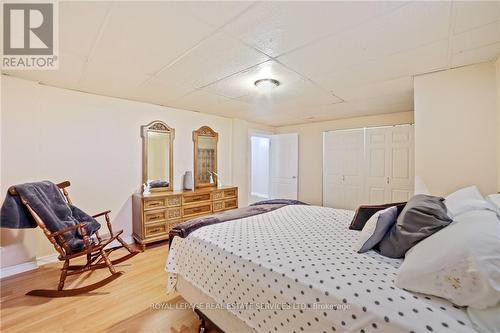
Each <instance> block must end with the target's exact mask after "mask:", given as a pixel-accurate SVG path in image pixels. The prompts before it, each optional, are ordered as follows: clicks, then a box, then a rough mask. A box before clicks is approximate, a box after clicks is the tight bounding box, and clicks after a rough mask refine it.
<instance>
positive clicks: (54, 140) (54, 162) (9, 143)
mask: <svg viewBox="0 0 500 333" xmlns="http://www.w3.org/2000/svg"><path fill="white" fill-rule="evenodd" d="M1 81H2V101H1V107H2V112H1V177H0V178H1V184H0V187H1V191H2V193H5V192H6V190H7V188H8V186H10V185H12V184H18V183H22V182H29V181H36V180H41V179H48V180H52V181H54V182H59V181H63V180H66V179H67V180H70V181H71V182H72V186H71V188H70V194H71V195H72V198H73V199H74V202H75V203H76V204H77V205H78V206H79V207H80V208H82V209H83V210H85V211H87V212H89V213H94V212H100V211H103V210H106V209H111V210H112V214H111V215H112V217H113V220H114V221H113V225H114V226H115V228H116V229H124V235H126V236H129V235H130V234H131V232H132V214H131V199H130V198H131V195H132V193H134V192H135V191H137V190H139V188H140V185H141V180H142V179H141V178H142V176H141V175H142V171H141V168H142V141H141V136H140V126H141V125H144V124H147V123H149V122H151V121H152V120H156V119H159V120H163V121H164V122H166V123H167V124H168V125H169V126H171V127H173V128H174V129H175V140H174V188H175V189H179V188H180V187H181V176H182V175H183V174H184V172H185V171H186V170H192V168H193V144H192V131H193V130H195V129H197V128H199V127H200V126H202V125H208V126H210V127H212V128H213V129H214V130H215V131H217V132H218V133H219V145H218V152H219V154H218V159H219V161H218V162H219V165H218V171H219V175H220V181H221V183H222V184H234V185H238V186H240V184H239V183H238V182H239V181H240V180H241V177H235V178H234V179H233V174H232V169H233V167H232V162H233V152H234V151H236V152H244V153H245V154H246V152H247V142H246V141H245V142H244V143H243V145H242V146H241V147H239V146H238V141H235V142H233V140H232V139H233V120H232V119H229V118H224V117H218V116H212V115H207V114H202V113H196V112H190V111H184V110H177V109H172V108H167V107H161V106H157V105H152V104H146V103H139V102H133V101H128V100H123V99H117V98H110V97H104V96H97V95H92V94H86V93H80V92H76V91H71V90H65V89H59V88H53V87H48V86H43V85H39V84H37V83H35V82H31V81H25V80H21V79H17V78H12V77H8V76H2V79H1ZM240 123H241V124H242V126H245V127H248V124H247V123H246V122H243V121H241V122H240ZM246 133H247V131H245V138H247V137H246V135H247V134H246ZM238 168H239V170H238V172H239V173H245V174H246V173H247V165H246V164H242V165H238ZM241 186H242V187H243V188H245V187H246V186H247V183H246V181H245V182H242V183H241ZM1 233H2V239H1V242H2V243H1V246H2V248H1V258H2V267H5V266H10V265H14V264H17V263H21V262H25V261H30V260H33V259H34V257H35V256H43V255H47V254H49V253H51V252H52V251H53V249H52V247H51V246H50V245H49V244H48V241H47V240H46V239H45V238H44V236H43V235H42V233H41V232H40V230H38V229H33V230H26V231H24V230H23V231H17V230H5V229H2V230H1Z"/></svg>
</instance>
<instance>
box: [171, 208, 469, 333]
mask: <svg viewBox="0 0 500 333" xmlns="http://www.w3.org/2000/svg"><path fill="white" fill-rule="evenodd" d="M352 217H353V212H352V211H348V210H339V209H332V208H325V207H317V206H298V205H297V206H285V207H283V208H280V209H278V210H275V211H272V212H269V213H265V214H261V215H257V216H252V217H248V218H243V219H238V220H234V221H229V222H225V223H221V224H216V225H210V226H206V227H203V228H200V229H198V230H196V231H194V232H193V233H191V234H190V235H189V236H188V237H186V238H179V237H176V238H175V239H174V240H173V242H172V246H171V249H170V252H169V257H168V260H167V266H166V271H167V272H169V273H170V274H169V278H168V286H167V291H169V292H170V291H172V290H175V283H176V276H177V274H180V275H181V276H182V277H183V278H185V279H186V280H187V281H189V282H190V283H192V284H193V285H194V286H196V287H197V288H198V289H200V290H202V291H203V292H204V293H206V294H207V295H209V296H210V297H212V299H214V300H216V301H217V303H218V304H219V306H220V307H222V308H224V309H227V310H228V311H231V312H232V313H233V314H235V315H236V316H237V317H238V318H240V319H241V320H242V321H244V322H245V323H246V324H247V325H248V326H250V327H252V328H254V329H255V330H256V331H257V332H290V333H292V332H360V333H368V332H384V333H391V332H415V333H417V332H450V333H459V332H475V331H474V330H473V328H472V324H471V322H470V320H469V319H468V317H467V315H466V312H465V310H464V309H462V308H459V307H457V306H454V305H452V304H451V303H449V302H448V301H446V300H443V299H440V298H437V297H431V296H427V295H421V294H416V293H410V292H407V291H405V290H402V289H399V288H397V287H396V286H395V285H394V279H395V278H396V275H397V272H398V268H399V265H400V263H401V260H399V259H390V258H386V257H383V256H381V255H379V254H377V253H376V252H374V251H370V252H368V253H364V254H359V253H357V252H356V251H355V249H354V245H355V244H356V241H357V237H358V233H359V231H353V230H349V229H348V226H349V223H350V221H351V220H352Z"/></svg>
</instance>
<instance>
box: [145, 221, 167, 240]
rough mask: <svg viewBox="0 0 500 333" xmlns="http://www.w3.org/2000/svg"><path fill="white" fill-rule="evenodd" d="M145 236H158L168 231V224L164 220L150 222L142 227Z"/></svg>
mask: <svg viewBox="0 0 500 333" xmlns="http://www.w3.org/2000/svg"><path fill="white" fill-rule="evenodd" d="M144 229H145V230H144V231H145V234H146V237H153V236H159V235H163V234H167V233H168V224H167V223H166V222H163V223H156V224H150V225H147V226H145V227H144Z"/></svg>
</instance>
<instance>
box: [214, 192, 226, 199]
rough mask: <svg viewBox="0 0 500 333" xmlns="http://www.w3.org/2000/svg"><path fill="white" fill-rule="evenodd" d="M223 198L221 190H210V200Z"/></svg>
mask: <svg viewBox="0 0 500 333" xmlns="http://www.w3.org/2000/svg"><path fill="white" fill-rule="evenodd" d="M223 198H224V192H223V191H213V192H212V200H220V199H223Z"/></svg>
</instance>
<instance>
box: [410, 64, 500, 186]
mask: <svg viewBox="0 0 500 333" xmlns="http://www.w3.org/2000/svg"><path fill="white" fill-rule="evenodd" d="M495 71H496V70H495V63H494V62H488V63H483V64H478V65H473V66H466V67H462V68H457V69H452V70H447V71H441V72H437V73H431V74H426V75H421V76H418V77H416V78H415V81H414V87H415V175H417V176H420V177H421V178H422V179H423V181H424V182H425V183H426V184H427V186H428V188H429V190H430V191H431V193H433V194H436V195H446V194H448V193H450V192H452V191H454V190H456V189H458V188H460V187H463V186H467V185H470V184H476V185H478V186H479V188H480V190H481V191H482V192H483V194H489V193H493V192H496V191H498V190H500V188H498V183H497V177H498V172H499V171H498V170H499V168H500V166H499V165H498V161H497V152H498V144H499V143H498V134H497V131H498V120H497V114H498V112H497V109H496V78H495Z"/></svg>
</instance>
